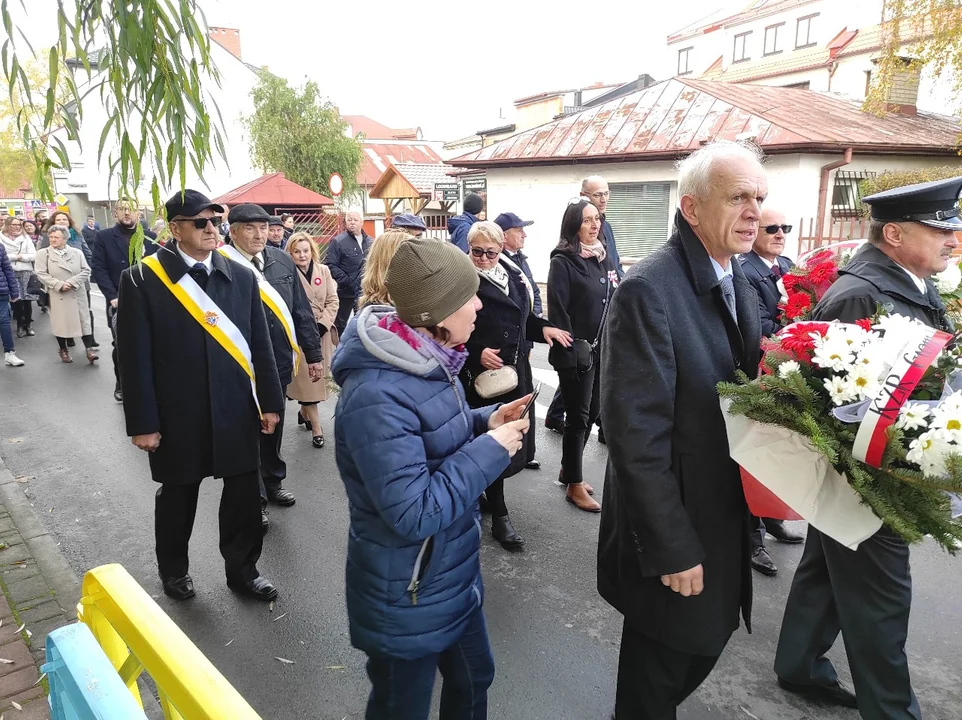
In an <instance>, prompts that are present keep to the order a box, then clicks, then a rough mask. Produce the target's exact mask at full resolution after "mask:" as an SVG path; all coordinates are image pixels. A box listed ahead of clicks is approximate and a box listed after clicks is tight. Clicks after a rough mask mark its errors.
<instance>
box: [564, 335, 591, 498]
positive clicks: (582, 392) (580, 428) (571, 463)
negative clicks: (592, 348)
mask: <svg viewBox="0 0 962 720" xmlns="http://www.w3.org/2000/svg"><path fill="white" fill-rule="evenodd" d="M558 379H559V380H560V381H561V394H562V395H563V396H564V406H565V410H566V411H567V414H566V416H565V430H564V437H563V438H562V440H561V470H562V477H561V481H562V482H563V483H564V484H566V485H573V484H577V483H580V482H582V481H583V480H584V476H583V473H582V469H583V467H582V466H583V458H584V452H585V444H586V443H587V442H588V435H589V433H590V431H591V426H592V425H593V424H594V423H596V422H598V416H599V415H600V388H599V385H600V381H601V367H600V363H599V358H598V355H597V354H595V362H594V365H593V366H592V368H591V370H589V371H588V372H586V373H579V372H578V371H577V370H574V369H571V370H559V371H558Z"/></svg>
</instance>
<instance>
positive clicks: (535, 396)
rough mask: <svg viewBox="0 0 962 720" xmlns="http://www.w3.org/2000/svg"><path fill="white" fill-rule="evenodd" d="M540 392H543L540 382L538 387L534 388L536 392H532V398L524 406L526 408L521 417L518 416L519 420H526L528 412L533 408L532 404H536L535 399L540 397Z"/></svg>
mask: <svg viewBox="0 0 962 720" xmlns="http://www.w3.org/2000/svg"><path fill="white" fill-rule="evenodd" d="M540 393H541V383H538V387H536V388H535V389H534V392H533V393H531V399H530V400H528V402H527V403H526V404H525V406H524V410H522V411H521V417H519V418H518V419H519V420H524V419H525V418H526V417H528V412H529V411H530V410H531V406H532V405H534V401H535V400H537V399H538V395H539V394H540Z"/></svg>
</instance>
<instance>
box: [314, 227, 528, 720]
mask: <svg viewBox="0 0 962 720" xmlns="http://www.w3.org/2000/svg"><path fill="white" fill-rule="evenodd" d="M386 284H387V287H388V291H389V292H390V294H391V299H392V300H393V301H394V305H395V307H388V306H383V305H381V306H379V305H373V306H369V307H366V308H365V309H363V310H362V311H361V312H360V313H359V315H358V316H357V318H356V319H355V320H354V321H353V322H352V323H351V324H350V325H349V326H348V328H347V330H346V331H345V334H344V337H343V338H342V339H341V345H340V347H339V348H338V350H337V353H336V354H335V356H334V363H333V374H334V379H335V380H336V381H337V383H338V384H339V385H340V386H341V394H340V398H339V400H338V404H337V422H336V428H335V447H336V456H337V466H338V469H339V470H340V473H341V478H342V479H343V481H344V485H345V488H346V490H347V496H348V500H349V502H350V512H351V528H350V534H349V537H348V552H347V583H346V586H347V587H346V590H347V610H348V619H349V621H350V629H351V642H352V644H353V645H354V646H355V647H356V648H358V649H360V650H363V651H364V652H365V653H367V655H368V663H367V672H368V676H369V677H370V679H371V684H372V689H371V694H370V698H369V700H368V707H367V716H366V717H367V720H425V719H426V718H427V717H428V713H429V711H430V708H431V693H432V691H433V687H434V678H435V675H436V672H437V671H438V670H440V671H441V675H442V676H443V678H444V682H443V686H442V690H441V720H465V719H467V718H470V719H471V720H484V718H486V717H487V689H488V687H489V686H490V685H491V682H492V681H493V679H494V659H493V657H492V655H491V646H490V644H489V642H488V636H487V629H486V627H485V621H484V614H483V612H482V610H481V606H482V603H483V597H484V590H483V587H482V584H481V565H480V558H479V552H480V547H481V524H480V521H479V518H478V504H477V499H478V497H479V496H480V495H481V493H482V491H483V490H484V489H485V488H486V487H487V486H488V485H490V484H491V482H492V481H493V480H495V479H496V478H497V477H498V476H499V475H501V473H502V472H503V471H504V470H505V468H507V467H508V462H509V460H510V458H511V457H512V456H513V455H514V454H515V453H516V452H517V451H518V450H519V449H520V448H521V444H522V440H523V438H524V433H525V432H526V431H527V429H528V420H527V419H521V413H522V411H523V408H524V405H525V403H526V402H527V400H528V397H525V398H521V399H520V400H517V401H515V402H513V403H510V404H507V405H502V406H501V407H499V408H495V407H488V408H481V409H477V410H472V409H471V408H470V407H469V406H468V404H467V402H466V400H465V397H464V390H463V388H462V387H461V384H460V382H459V381H458V379H457V377H458V372H459V371H460V370H461V366H462V365H463V364H464V361H465V359H466V357H467V352H466V351H465V350H464V347H463V345H464V343H465V342H466V341H467V339H468V338H469V337H470V335H471V331H472V330H473V328H474V319H475V317H476V315H477V311H478V309H479V308H480V305H481V303H480V301H479V300H478V299H477V296H476V293H477V289H478V275H477V273H476V272H475V270H474V266H473V265H472V264H471V261H470V260H469V259H468V258H467V256H466V255H465V254H464V253H462V252H460V251H459V250H458V249H457V248H456V247H454V246H453V245H449V244H445V243H438V242H436V241H430V240H425V241H422V240H411V241H409V242H406V243H403V244H402V245H401V246H400V247H399V248H398V251H397V253H396V254H395V256H394V259H393V260H392V261H391V266H390V268H389V270H388V273H387V278H386ZM529 397H530V396H529Z"/></svg>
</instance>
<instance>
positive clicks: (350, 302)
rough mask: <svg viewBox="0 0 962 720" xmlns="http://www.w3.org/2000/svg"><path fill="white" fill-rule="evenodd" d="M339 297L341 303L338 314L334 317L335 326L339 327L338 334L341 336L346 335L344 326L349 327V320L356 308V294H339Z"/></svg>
mask: <svg viewBox="0 0 962 720" xmlns="http://www.w3.org/2000/svg"><path fill="white" fill-rule="evenodd" d="M337 299H338V302H339V303H340V304H339V305H338V307H337V315H336V316H335V317H334V327H336V328H337V336H338V337H341V336H343V335H344V328H346V327H347V321H348V320H349V319H350V317H351V312H352V311H353V310H354V296H353V295H352V296H350V297H341V296H340V295H338V296H337Z"/></svg>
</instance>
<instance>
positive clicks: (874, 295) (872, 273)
mask: <svg viewBox="0 0 962 720" xmlns="http://www.w3.org/2000/svg"><path fill="white" fill-rule="evenodd" d="M879 306H882V308H883V309H884V310H885V311H886V312H887V313H888V314H890V315H904V316H905V317H910V318H915V319H916V320H920V321H921V322H923V323H925V324H926V325H928V326H929V327H934V328H937V329H939V330H946V331H948V332H952V322H951V320H950V319H949V318H948V316H947V315H946V314H945V305H943V304H942V300H941V299H940V298H939V293H938V291H937V290H936V289H935V286H934V285H933V284H932V282H931V281H929V280H926V281H925V294H924V295H923V294H922V293H920V292H919V289H918V287H916V285H915V282H914V281H913V280H912V278H910V277H909V276H908V274H906V272H905V270H903V269H902V268H901V267H899V266H898V265H896V264H895V262H894V261H893V260H891V259H890V258H889V257H888V256H887V255H886V254H885V253H883V252H882V251H881V250H879V249H878V248H877V247H875V246H874V245H872V244H870V243H866V244H865V245H863V246H862V247H860V248H859V249H858V252H856V253H855V255H854V256H853V257H852V259H851V261H849V263H848V265H846V266H845V267H844V268H842V269H841V270H840V271H839V278H838V280H837V281H836V282H835V284H833V285H832V287H830V288H829V289H828V292H826V293H825V295H824V296H823V297H822V299H821V301H819V303H818V305H816V306H815V309H814V310H813V311H812V319H813V320H841V321H842V322H849V323H853V322H855V321H856V320H861V319H862V318H869V317H873V316H874V315H875V314H876V313H877V312H878V307H879Z"/></svg>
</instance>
